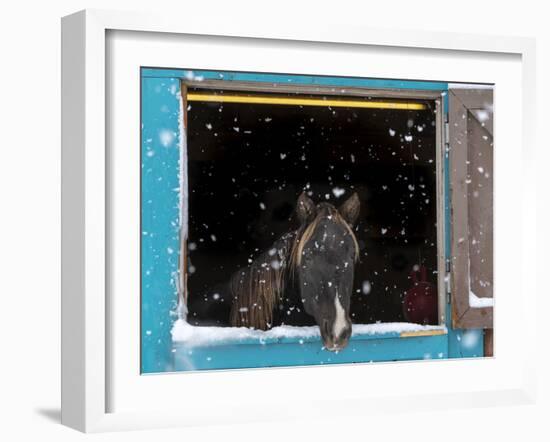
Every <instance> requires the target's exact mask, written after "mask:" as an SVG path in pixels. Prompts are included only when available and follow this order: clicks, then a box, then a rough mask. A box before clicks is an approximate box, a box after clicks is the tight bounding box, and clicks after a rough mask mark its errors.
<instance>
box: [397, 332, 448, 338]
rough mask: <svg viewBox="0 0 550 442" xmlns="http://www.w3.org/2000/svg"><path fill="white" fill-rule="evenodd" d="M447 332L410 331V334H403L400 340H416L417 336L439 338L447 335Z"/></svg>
mask: <svg viewBox="0 0 550 442" xmlns="http://www.w3.org/2000/svg"><path fill="white" fill-rule="evenodd" d="M446 334H447V332H446V331H445V330H418V331H410V332H402V333H401V334H400V335H399V337H400V338H414V337H416V336H439V335H446Z"/></svg>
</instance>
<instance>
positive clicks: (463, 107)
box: [449, 88, 493, 328]
mask: <svg viewBox="0 0 550 442" xmlns="http://www.w3.org/2000/svg"><path fill="white" fill-rule="evenodd" d="M449 148H450V179H451V296H452V320H453V327H454V328H492V327H493V307H492V305H493V299H492V298H493V91H492V89H469V88H468V89H466V88H457V89H453V88H450V89H449Z"/></svg>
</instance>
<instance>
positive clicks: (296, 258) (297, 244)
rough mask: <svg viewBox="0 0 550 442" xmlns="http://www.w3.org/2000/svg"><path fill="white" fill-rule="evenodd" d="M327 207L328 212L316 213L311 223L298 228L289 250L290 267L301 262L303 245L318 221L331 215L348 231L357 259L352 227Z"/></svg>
mask: <svg viewBox="0 0 550 442" xmlns="http://www.w3.org/2000/svg"><path fill="white" fill-rule="evenodd" d="M327 209H329V210H328V214H327V210H325V211H322V212H320V213H318V214H317V216H316V217H315V218H314V219H313V221H311V223H309V224H308V225H306V226H305V227H302V228H300V229H298V231H297V235H296V238H295V240H294V241H293V244H292V249H291V251H290V260H289V265H290V267H291V269H293V270H294V269H296V268H297V267H298V266H299V265H300V264H301V262H302V256H303V254H304V247H305V245H306V244H307V243H308V241H309V240H310V239H311V237H312V236H313V233H314V232H315V230H316V229H317V227H318V226H319V224H320V222H321V221H322V220H323V219H325V218H328V217H331V219H333V220H334V222H335V223H337V224H339V225H341V226H342V227H344V229H345V230H346V231H347V232H348V234H349V235H350V237H351V239H352V241H353V248H354V251H355V253H354V260H355V261H357V260H358V259H359V243H358V242H357V237H356V236H355V233H354V232H353V229H352V227H351V226H350V225H349V223H348V222H347V221H346V220H345V219H344V218H343V217H342V215H340V213H339V212H338V211H337V210H336V209H335V208H333V207H331V208H328V207H327Z"/></svg>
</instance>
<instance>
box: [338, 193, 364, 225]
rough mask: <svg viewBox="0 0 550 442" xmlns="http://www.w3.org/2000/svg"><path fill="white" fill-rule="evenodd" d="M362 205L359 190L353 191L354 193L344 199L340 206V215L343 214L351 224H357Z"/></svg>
mask: <svg viewBox="0 0 550 442" xmlns="http://www.w3.org/2000/svg"><path fill="white" fill-rule="evenodd" d="M360 205H361V202H360V201H359V196H357V192H353V195H352V196H350V197H349V198H348V199H347V200H346V201H344V203H343V204H342V205H341V206H340V207H339V208H338V211H339V212H340V215H342V218H344V219H345V220H346V222H347V223H348V224H349V225H350V226H353V225H355V223H356V222H357V218H359V208H360Z"/></svg>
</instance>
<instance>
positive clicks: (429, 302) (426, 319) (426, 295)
mask: <svg viewBox="0 0 550 442" xmlns="http://www.w3.org/2000/svg"><path fill="white" fill-rule="evenodd" d="M419 273H420V279H418V274H419ZM411 279H412V282H413V286H412V287H411V288H410V289H409V290H407V292H406V293H405V298H404V299H403V314H404V315H405V319H406V320H407V321H408V322H414V323H416V324H437V292H436V290H435V287H434V286H433V284H432V283H430V282H428V281H427V279H426V267H424V266H420V268H419V269H418V270H413V271H412V272H411Z"/></svg>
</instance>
